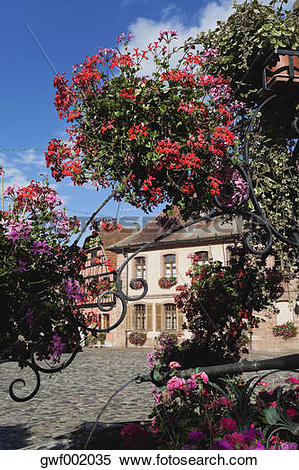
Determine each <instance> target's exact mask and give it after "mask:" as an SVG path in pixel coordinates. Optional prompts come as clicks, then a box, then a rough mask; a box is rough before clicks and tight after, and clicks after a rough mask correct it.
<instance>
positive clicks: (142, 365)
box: [0, 348, 153, 449]
mask: <svg viewBox="0 0 299 470" xmlns="http://www.w3.org/2000/svg"><path fill="white" fill-rule="evenodd" d="M147 352H148V351H147V350H145V349H129V350H112V349H108V348H107V349H85V350H84V351H83V352H82V353H79V354H78V355H77V357H76V358H75V359H74V362H73V363H72V364H71V365H70V366H69V367H68V368H67V369H66V370H64V371H63V373H58V374H54V375H53V376H52V377H50V376H47V375H45V374H41V388H40V391H39V392H38V394H37V395H36V396H35V397H34V398H33V399H32V400H31V401H29V402H26V403H16V402H14V401H13V400H12V399H11V398H10V396H9V394H8V387H9V385H10V383H11V382H12V381H13V380H14V379H16V378H19V377H22V378H24V379H25V380H26V377H27V378H28V379H27V381H26V385H27V384H28V385H30V379H31V383H32V384H35V382H33V381H32V377H33V374H32V372H31V373H30V371H29V370H27V369H23V371H22V370H21V369H20V368H19V367H18V366H17V365H15V364H11V363H10V364H3V365H1V369H0V374H1V375H0V376H1V383H0V397H1V401H0V449H18V448H22V447H27V446H29V445H33V444H38V443H42V442H43V441H45V440H47V439H49V438H51V437H54V436H57V435H59V434H64V433H67V432H71V431H73V430H74V429H75V428H77V427H78V426H79V425H80V424H82V423H84V422H86V421H95V420H96V417H97V415H98V413H99V411H100V409H101V407H102V406H103V405H104V404H105V402H106V401H107V400H108V399H109V397H110V396H111V395H112V393H114V392H115V391H116V390H117V389H118V388H119V387H121V386H122V385H124V384H125V383H126V382H127V381H128V380H130V379H131V378H133V377H135V376H136V375H137V374H138V373H141V374H143V373H147V362H146V353H147ZM18 387H20V388H19V391H20V392H19V394H21V393H22V392H23V390H22V385H21V384H20V385H18ZM33 388H34V385H33V386H32V387H31V388H30V386H29V387H28V391H29V390H32V389H33ZM24 390H25V389H24ZM151 390H152V384H150V383H145V384H140V385H137V384H135V383H132V384H130V385H129V386H128V387H127V388H126V389H125V390H123V391H121V392H120V394H119V395H117V396H116V397H115V398H114V400H113V401H112V402H111V404H110V405H109V406H108V408H107V409H106V411H105V412H104V414H103V416H102V417H101V421H104V422H118V421H129V420H143V419H146V418H147V416H148V413H149V412H150V411H151V408H152V403H153V402H152V396H151Z"/></svg>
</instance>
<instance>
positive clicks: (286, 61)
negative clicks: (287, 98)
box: [263, 49, 299, 90]
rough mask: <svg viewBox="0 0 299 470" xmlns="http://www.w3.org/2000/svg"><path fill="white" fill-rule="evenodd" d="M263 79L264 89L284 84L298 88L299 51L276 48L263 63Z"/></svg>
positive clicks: (275, 87)
mask: <svg viewBox="0 0 299 470" xmlns="http://www.w3.org/2000/svg"><path fill="white" fill-rule="evenodd" d="M263 80H264V83H263V84H264V88H265V89H266V90H272V89H277V88H278V87H282V86H285V85H288V86H292V87H298V88H299V51H288V50H285V49H277V50H276V51H275V52H274V54H271V56H269V57H268V59H267V60H266V62H265V64H264V69H263Z"/></svg>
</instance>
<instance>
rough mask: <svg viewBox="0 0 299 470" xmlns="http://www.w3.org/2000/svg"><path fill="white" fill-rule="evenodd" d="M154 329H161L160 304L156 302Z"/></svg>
mask: <svg viewBox="0 0 299 470" xmlns="http://www.w3.org/2000/svg"><path fill="white" fill-rule="evenodd" d="M156 331H162V305H161V304H156Z"/></svg>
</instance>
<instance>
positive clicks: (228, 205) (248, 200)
mask: <svg viewBox="0 0 299 470" xmlns="http://www.w3.org/2000/svg"><path fill="white" fill-rule="evenodd" d="M275 53H276V54H286V53H289V54H290V55H291V57H293V56H296V57H297V56H298V55H299V52H294V51H282V50H278V51H275ZM289 72H290V74H292V73H293V76H292V75H291V76H290V77H289V78H288V82H287V84H288V85H290V84H292V82H293V81H294V69H292V68H290V69H289ZM263 77H264V82H263V87H262V91H263V93H262V94H261V96H262V99H259V103H258V106H257V108H256V109H255V111H254V112H253V114H252V117H251V119H250V121H249V124H248V126H247V128H246V129H245V133H244V145H243V154H244V158H243V161H242V163H241V164H238V165H235V166H233V167H232V169H231V170H232V172H235V174H237V175H239V176H240V177H241V178H242V179H243V181H244V182H245V186H246V188H247V189H246V194H245V196H243V197H234V196H236V195H235V189H236V188H235V187H234V185H233V181H232V180H231V181H229V182H225V183H224V184H223V187H222V189H221V191H222V192H221V194H219V195H216V196H215V197H214V208H213V209H212V210H211V211H210V212H209V213H207V214H205V215H200V216H199V217H197V218H195V219H194V220H191V221H188V222H186V223H185V224H182V225H179V226H177V227H175V228H173V229H170V230H168V231H166V232H165V233H162V234H160V235H158V236H157V237H155V238H154V239H153V240H152V241H150V242H146V243H144V245H143V246H141V247H140V248H139V249H138V250H137V251H135V252H134V253H133V254H132V255H130V256H129V257H128V258H127V259H126V260H125V261H124V262H123V263H122V264H121V266H120V267H119V268H118V269H117V271H115V272H114V275H115V287H114V288H112V289H109V290H106V291H104V292H102V293H101V294H100V295H99V296H98V298H97V305H98V308H99V309H100V311H102V312H104V313H107V312H111V311H112V310H113V309H114V307H115V304H116V301H117V300H118V301H119V302H120V304H121V312H120V315H119V317H118V318H117V319H116V321H115V322H114V323H113V324H112V325H110V326H109V327H107V328H92V327H85V330H87V331H91V332H92V334H94V335H95V336H96V335H97V334H99V333H108V332H110V331H112V330H114V329H116V328H117V327H118V326H119V325H120V324H121V323H122V322H123V321H124V319H125V317H126V314H127V304H128V302H136V301H140V300H141V299H143V298H144V297H145V296H146V294H147V292H148V284H147V282H146V280H145V279H143V278H135V279H132V280H131V281H130V287H131V288H132V289H133V290H134V289H135V283H136V282H137V283H139V285H140V284H141V288H142V292H141V293H140V294H138V295H136V296H130V295H128V294H127V293H125V292H124V290H123V288H122V280H121V277H122V274H123V272H124V270H125V268H126V267H127V265H128V263H129V262H130V261H132V260H133V259H134V258H135V257H136V256H137V255H138V254H139V253H141V252H143V251H144V250H147V249H149V248H150V247H152V246H154V245H155V244H156V243H158V242H160V241H162V240H163V239H164V238H167V237H168V236H169V235H171V234H174V233H176V232H178V231H180V230H184V229H186V228H188V227H190V226H192V225H194V224H197V223H200V222H210V221H213V220H215V219H216V218H221V217H224V216H243V217H244V218H245V219H247V220H248V219H249V220H251V221H253V222H254V223H256V224H257V225H258V226H259V227H260V228H259V230H256V231H253V232H252V233H250V234H247V235H246V237H245V245H246V248H247V250H248V252H250V253H252V254H253V255H257V256H263V257H265V256H267V255H268V254H269V253H270V251H271V249H272V245H273V241H274V239H278V240H279V241H281V242H282V243H284V244H286V245H287V246H289V247H291V248H293V249H294V250H295V251H296V253H297V252H298V248H299V231H298V225H297V211H296V208H295V207H294V210H293V226H292V229H291V231H290V233H289V234H288V236H286V234H285V233H281V232H280V231H279V230H278V229H277V228H276V227H275V226H274V225H273V224H272V223H271V222H270V220H269V219H268V217H267V215H266V214H265V212H264V210H263V209H262V206H261V204H260V203H259V200H258V195H257V194H256V190H255V186H254V181H253V178H252V176H251V169H250V165H251V161H252V160H254V155H252V154H251V151H252V146H251V141H250V139H251V135H252V132H253V129H254V127H255V126H256V125H257V123H258V118H259V116H260V114H261V113H262V112H263V111H264V110H265V109H266V107H267V106H268V105H269V104H270V105H271V106H272V105H273V104H274V103H275V101H277V102H278V103H279V104H280V103H281V99H283V96H284V93H285V91H284V87H283V86H281V87H279V88H278V92H275V93H272V90H271V88H269V86H268V82H267V78H266V77H267V72H266V65H265V67H264V68H263ZM297 86H299V85H297ZM290 96H291V98H290ZM287 99H288V102H291V103H292V109H293V114H292V119H291V120H290V121H289V122H288V123H287V126H288V127H289V128H290V133H291V134H292V135H293V139H294V140H295V141H296V143H295V144H294V148H293V154H292V159H293V161H294V162H297V161H298V155H299V143H298V142H299V140H298V137H299V124H298V122H299V117H298V116H297V115H296V113H294V110H295V109H296V105H297V104H298V102H299V99H298V92H297V94H295V98H294V99H292V94H291V95H290V93H289V88H287ZM290 100H291V101H290ZM295 166H296V165H295ZM116 194H117V190H115V191H113V192H112V193H111V194H110V196H109V197H108V198H107V199H106V200H105V201H104V202H103V203H102V204H101V205H100V207H99V208H98V209H97V210H96V211H95V212H94V213H93V214H92V216H91V217H90V219H89V220H88V221H87V222H86V224H85V225H84V227H83V229H82V230H81V232H80V234H79V236H78V237H77V239H76V240H75V242H74V243H73V246H77V245H78V243H79V241H80V239H81V237H82V236H83V233H84V232H85V231H86V229H87V227H88V226H89V225H90V224H91V222H92V221H94V220H95V217H96V216H97V214H98V213H99V212H100V210H101V209H102V207H104V206H105V204H106V203H107V202H108V201H109V200H110V199H112V198H113V197H114V196H115V195H116ZM249 205H251V206H252V207H253V209H252V210H250V209H249V208H248V206H249ZM106 296H113V297H114V302H113V303H112V304H111V305H107V303H105V301H104V299H105V297H106ZM78 307H79V306H78ZM65 308H66V309H67V311H68V314H67V319H68V321H69V322H71V323H72V324H73V323H74V322H77V320H76V318H75V317H74V315H73V312H72V310H71V309H70V308H69V309H68V306H67V302H65ZM79 308H80V307H79ZM81 327H82V325H80V323H79V322H78V323H77V324H76V325H75V329H77V337H76V340H75V342H74V345H73V348H72V351H71V352H70V353H69V357H68V358H67V359H66V360H64V361H63V362H61V363H59V364H50V363H49V362H48V363H47V361H44V362H45V363H46V365H45V364H44V362H43V363H42V364H43V365H42V364H41V361H39V360H38V355H39V345H38V344H26V343H25V342H24V341H23V340H22V338H20V339H19V344H18V347H23V348H25V349H26V355H25V357H26V359H23V360H19V358H18V355H17V354H14V353H13V352H11V351H9V352H8V353H7V352H6V356H5V357H4V358H3V359H1V360H0V365H1V364H3V363H7V362H19V365H20V366H21V367H28V368H29V369H30V370H31V371H32V372H33V375H34V378H35V385H34V386H33V390H31V391H30V392H29V393H27V394H25V395H24V396H19V395H18V393H17V392H16V385H22V386H23V387H24V386H25V385H26V382H25V380H24V379H22V378H16V379H15V380H13V381H12V383H11V384H10V385H9V395H10V397H11V398H12V399H13V400H14V401H17V402H25V401H28V400H30V399H32V398H33V397H34V396H35V395H36V394H37V393H38V391H39V389H40V385H41V378H40V375H41V373H43V374H54V373H58V372H61V371H63V370H64V369H65V368H67V367H68V366H69V365H70V364H71V363H72V362H73V360H74V358H75V357H76V355H77V353H78V352H79V351H80V349H81V343H82V341H83V340H84V339H82V335H81V333H80V331H81V330H80V328H81ZM297 356H298V357H299V355H297ZM297 356H296V357H295V358H294V356H289V359H288V357H286V358H285V360H283V361H280V360H277V361H274V360H273V361H274V362H273V361H272V363H271V362H268V363H264V362H265V361H264V362H263V363H261V364H260V363H256V364H254V365H253V366H252V367H253V368H254V370H260V369H266V368H267V367H268V366H269V367H274V368H277V369H284V370H285V369H293V370H294V369H295V368H296V369H297V368H298V367H299V365H298V364H299V361H298V357H297ZM215 367H216V369H217V370H216V369H215V374H216V375H217V374H218V373H219V374H221V373H222V371H223V370H225V373H229V372H230V371H231V372H232V373H233V372H234V371H235V370H237V371H238V372H240V367H239V366H238V367H236V366H235V365H234V364H230V365H227V366H226V368H223V367H222V368H221V366H215ZM250 367H251V365H250V366H249V365H248V367H247V369H246V367H245V368H244V370H251V369H250ZM152 379H153V378H151V380H152ZM143 380H149V379H148V377H146V378H145V379H143V378H142V379H141V381H143ZM153 381H155V380H153Z"/></svg>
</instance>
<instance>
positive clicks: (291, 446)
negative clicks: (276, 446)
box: [280, 442, 298, 450]
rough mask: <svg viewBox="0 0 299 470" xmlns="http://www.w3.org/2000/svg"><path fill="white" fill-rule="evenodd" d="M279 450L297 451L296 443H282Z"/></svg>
mask: <svg viewBox="0 0 299 470" xmlns="http://www.w3.org/2000/svg"><path fill="white" fill-rule="evenodd" d="M280 448H281V450H298V445H297V444H296V442H283V443H282V444H281V446H280Z"/></svg>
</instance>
